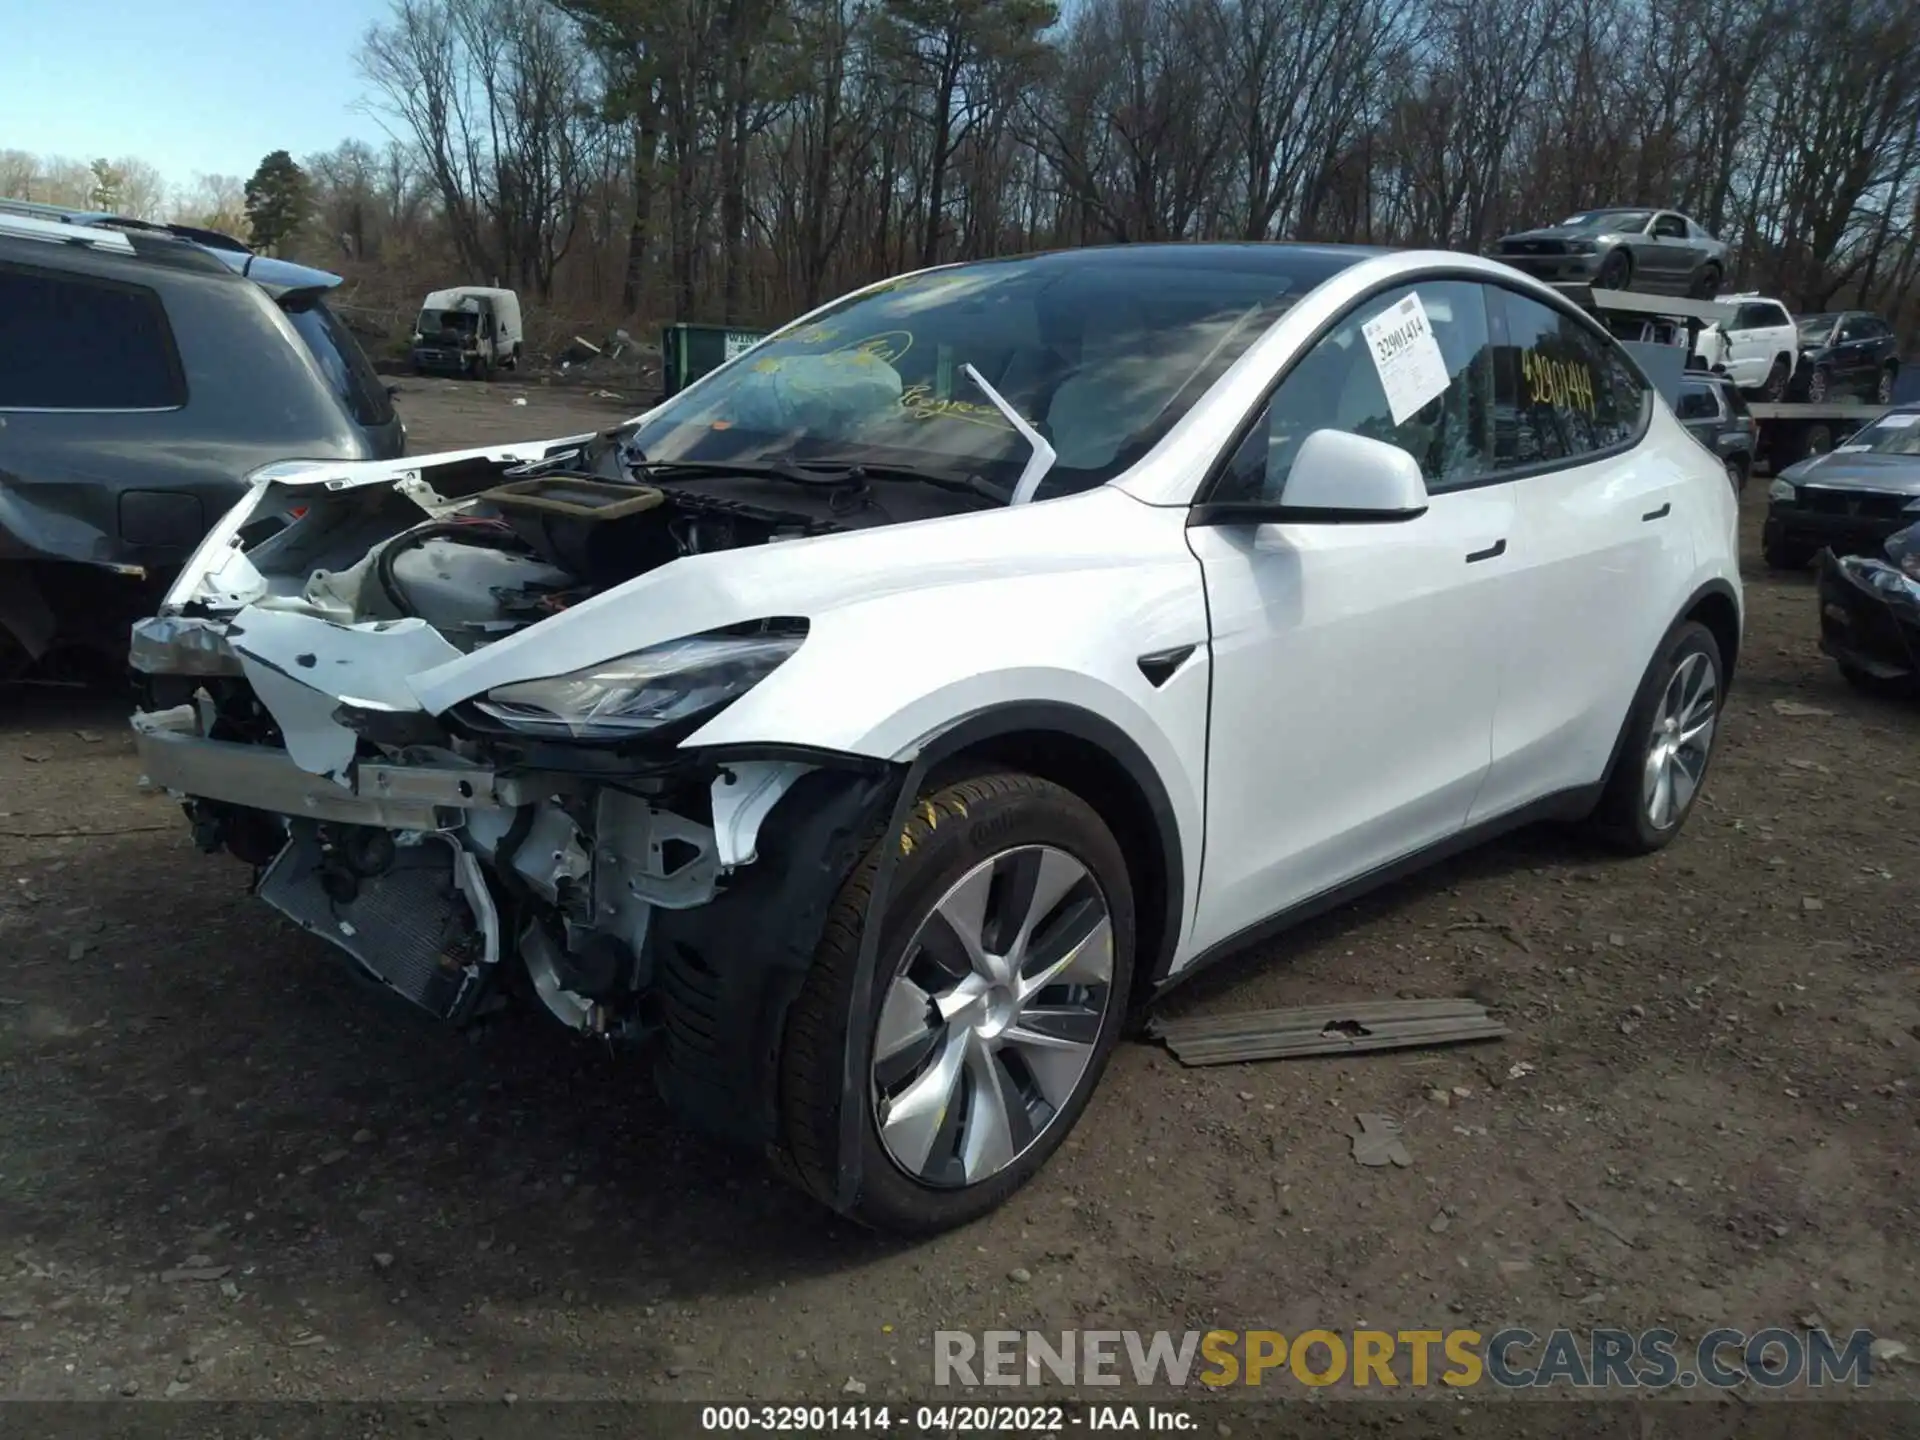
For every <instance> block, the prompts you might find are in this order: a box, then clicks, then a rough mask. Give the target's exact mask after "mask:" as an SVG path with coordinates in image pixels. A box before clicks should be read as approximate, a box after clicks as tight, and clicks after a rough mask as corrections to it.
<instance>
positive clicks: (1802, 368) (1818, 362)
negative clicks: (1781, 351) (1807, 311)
mask: <svg viewBox="0 0 1920 1440" xmlns="http://www.w3.org/2000/svg"><path fill="white" fill-rule="evenodd" d="M1794 327H1795V328H1796V329H1797V330H1798V331H1799V332H1800V363H1799V364H1798V365H1797V366H1795V367H1794V371H1793V391H1792V393H1793V396H1794V398H1795V399H1797V400H1807V401H1810V402H1812V403H1813V404H1816V405H1818V404H1821V403H1823V402H1825V401H1828V400H1841V399H1860V400H1865V401H1867V402H1868V403H1870V404H1874V405H1891V404H1892V403H1893V389H1894V383H1895V382H1896V381H1897V380H1898V379H1899V377H1900V341H1899V339H1898V337H1896V336H1895V335H1894V333H1893V327H1892V326H1891V325H1889V324H1888V323H1887V322H1886V321H1884V320H1882V319H1881V318H1880V317H1879V316H1878V315H1869V314H1868V313H1867V312H1866V311H1864V310H1837V311H1833V312H1832V313H1830V314H1824V315H1802V316H1801V317H1800V318H1799V319H1798V320H1796V321H1794Z"/></svg>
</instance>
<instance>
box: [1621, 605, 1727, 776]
mask: <svg viewBox="0 0 1920 1440" xmlns="http://www.w3.org/2000/svg"><path fill="white" fill-rule="evenodd" d="M1689 622H1697V623H1699V624H1701V625H1704V626H1706V628H1707V633H1708V634H1710V635H1712V636H1713V640H1714V644H1715V645H1717V646H1718V647H1719V649H1720V688H1721V693H1722V695H1723V696H1724V695H1725V693H1726V692H1727V691H1728V690H1730V689H1732V687H1733V671H1734V666H1735V664H1736V662H1737V661H1738V659H1739V655H1740V626H1741V618H1740V601H1739V598H1738V596H1737V594H1736V592H1735V591H1734V588H1733V586H1732V584H1731V583H1730V582H1728V581H1726V580H1724V579H1720V578H1718V577H1715V578H1714V579H1712V580H1709V581H1707V582H1706V583H1705V584H1703V585H1701V586H1700V587H1699V588H1698V589H1697V590H1695V591H1694V592H1693V594H1692V595H1690V596H1689V597H1688V598H1687V602H1686V604H1685V605H1683V606H1681V608H1680V613H1679V614H1678V615H1676V616H1674V617H1673V623H1672V624H1671V625H1669V626H1667V628H1666V629H1665V630H1664V631H1662V632H1661V635H1660V643H1659V644H1658V645H1657V646H1655V647H1654V651H1653V654H1652V655H1651V656H1650V657H1649V658H1648V660H1647V673H1651V671H1652V669H1653V667H1654V666H1656V665H1658V664H1659V663H1660V657H1661V656H1662V655H1664V654H1665V653H1666V650H1667V646H1668V644H1670V643H1671V642H1672V640H1673V633H1674V631H1676V630H1678V629H1679V628H1680V627H1681V626H1682V625H1685V624H1688V623H1689ZM1645 683H1646V675H1645V674H1644V673H1643V675H1642V677H1641V681H1640V684H1641V685H1644V684H1645ZM1633 694H1634V696H1638V695H1639V694H1640V685H1636V686H1635V687H1634V692H1633ZM1633 704H1634V701H1633V698H1632V697H1630V698H1629V699H1628V701H1627V708H1626V713H1625V714H1624V715H1623V716H1622V717H1621V720H1620V728H1619V731H1618V732H1617V733H1616V734H1615V736H1614V741H1613V750H1612V753H1611V754H1609V755H1608V756H1607V768H1606V769H1605V770H1604V771H1602V772H1601V775H1600V790H1601V792H1602V793H1604V792H1605V791H1606V789H1607V787H1608V786H1610V785H1611V784H1612V783H1613V777H1614V772H1615V771H1616V770H1617V769H1618V768H1619V765H1620V760H1621V757H1622V756H1623V755H1624V754H1625V753H1626V747H1627V738H1628V736H1627V727H1628V724H1629V723H1630V722H1631V721H1632V719H1633Z"/></svg>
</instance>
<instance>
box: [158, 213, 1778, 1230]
mask: <svg viewBox="0 0 1920 1440" xmlns="http://www.w3.org/2000/svg"><path fill="white" fill-rule="evenodd" d="M1734 522H1735V510H1734V501H1733V497H1732V494H1731V492H1730V491H1729V490H1728V488H1727V484H1726V479H1725V476H1724V475H1723V474H1722V472H1721V469H1720V466H1719V464H1718V462H1717V461H1715V460H1714V459H1713V457H1711V456H1710V455H1708V454H1707V453H1706V452H1705V451H1704V450H1702V449H1701V447H1700V446H1699V445H1698V444H1697V443H1695V441H1694V440H1693V439H1692V437H1690V436H1689V435H1688V434H1687V432H1686V431H1685V430H1683V429H1682V428H1681V427H1680V425H1679V424H1678V423H1677V422H1676V421H1675V420H1674V418H1673V416H1672V415H1671V414H1670V413H1669V411H1668V410H1667V408H1666V406H1665V405H1664V404H1662V403H1661V402H1660V401H1659V400H1658V399H1657V398H1656V397H1655V395H1654V392H1653V391H1652V390H1651V388H1650V387H1649V385H1648V383H1647V381H1646V379H1645V377H1644V376H1643V375H1642V374H1641V373H1640V372H1639V370H1638V369H1636V367H1635V366H1634V364H1633V363H1632V361H1631V360H1629V359H1628V358H1627V357H1626V356H1625V355H1624V354H1623V353H1622V351H1621V350H1620V349H1619V347H1618V346H1617V345H1616V344H1615V342H1614V341H1613V340H1612V339H1611V338H1609V336H1608V335H1607V334H1606V332H1605V331H1604V330H1603V329H1601V328H1600V327H1599V326H1598V325H1596V324H1595V323H1593V322H1592V321H1591V320H1589V319H1588V318H1587V317H1586V316H1585V315H1583V314H1582V313H1581V312H1580V311H1578V310H1577V309H1575V308H1573V307H1571V306H1570V305H1569V304H1568V303H1567V302H1565V301H1564V300H1563V299H1562V298H1561V297H1560V296H1558V295H1557V294H1556V293H1555V292H1554V291H1552V290H1551V289H1549V288H1547V287H1546V286H1543V285H1541V284H1538V283H1536V282H1534V281H1532V280H1529V279H1528V278H1526V277H1525V276H1522V275H1520V274H1518V273H1517V272H1515V271H1513V270H1510V269H1508V268H1506V267H1504V266H1501V265H1499V264H1496V263H1493V262H1490V261H1484V260H1479V259H1474V258H1471V257H1467V256H1462V255H1453V254H1443V253H1419V252H1414V253H1385V252H1378V251H1369V250H1361V249H1349V248H1319V247H1308V246H1290V245H1219V246H1214V245H1177V246H1151V245H1139V246H1126V247H1119V248H1111V249H1087V250H1079V251H1073V252H1070V253H1061V254H1047V255H1037V256H1030V257H1023V258H1018V259H1010V260H997V261H991V262H985V263H978V264H964V265H956V266H950V267H945V268H940V269H935V270H930V271H926V272H922V273H919V274H915V275H909V276H906V277H903V278H899V279H894V280H889V281H887V282H885V283H883V284H879V285H875V286H872V287H869V288H867V289H865V290H862V291H859V292H857V293H855V294H853V295H850V296H848V297H846V298H844V299H842V300H839V301H836V302H834V303H833V304H830V305H828V306H826V307H824V308H822V309H821V310H818V311H816V312H815V313H813V314H811V315H808V316H806V317H804V318H803V319H801V320H799V321H797V322H795V323H794V324H792V325H790V326H788V327H787V328H785V329H784V330H781V331H779V332H778V333H777V334H775V335H773V336H772V337H770V338H769V339H767V340H765V341H763V342H761V343H760V344H759V345H758V346H756V347H755V348H754V349H752V350H750V351H748V352H746V353H745V354H744V355H742V356H740V357H739V358H737V359H735V360H734V361H732V362H730V363H729V364H727V365H726V366H724V367H723V368H722V369H720V370H717V371H715V372H714V373H713V374H711V375H710V376H708V377H706V378H705V379H703V380H701V381H700V382H699V383H697V384H695V385H694V386H692V387H691V388H689V389H687V390H686V391H684V392H683V393H681V394H679V395H677V396H675V397H674V398H673V399H672V400H670V401H668V402H667V403H665V404H663V405H661V406H660V407H658V408H657V409H655V410H652V411H649V412H648V413H647V414H646V415H644V416H642V417H640V418H639V419H637V420H635V421H633V422H631V423H629V424H627V425H625V426H623V427H621V428H619V429H617V430H614V431H611V432H609V433H607V434H604V435H600V436H591V437H574V438H572V439H568V440H562V441H553V442H546V443H541V444H533V445H527V446H523V447H512V448H507V449H502V450H490V451H470V452H461V453H455V454H446V455H434V456H425V457H420V458H414V459H409V460H404V461H397V462H393V463H384V464H357V465H355V464H307V463H288V464H285V465H280V466H275V467H273V468H272V469H270V470H268V471H266V472H264V473H262V474H260V475H259V476H258V477H256V484H255V487H254V489H253V490H252V492H251V494H250V496H249V498H248V499H247V500H245V501H244V502H243V503H242V504H241V505H240V506H239V507H237V508H236V509H235V510H234V511H233V512H232V513H230V514H229V515H227V516H226V517H225V519H224V520H223V521H222V522H221V523H220V524H219V525H218V526H217V527H216V529H215V531H214V532H213V533H212V534H211V535H210V536H209V537H208V538H207V540H206V542H205V544H204V545H203V546H202V547H201V549H200V551H199V552H198V553H197V554H196V555H195V556H194V558H193V559H192V561H191V562H190V563H189V564H188V565H187V566H186V568H185V570H184V571H183V572H182V574H181V575H180V576H179V579H178V583H177V584H176V585H175V586H174V587H173V589H172V592H171V593H170V595H169V596H168V598H167V601H166V603H165V606H164V608H163V611H162V613H161V614H160V615H158V616H155V617H153V618H152V619H150V620H147V621H144V622H142V623H141V624H140V625H138V626H136V627H135V632H134V636H133V646H132V649H133V657H134V663H135V666H136V668H137V669H138V670H139V671H141V672H143V675H144V686H145V696H144V699H143V701H142V709H141V711H140V713H139V714H137V715H136V717H135V721H134V723H135V727H136V730H137V732H138V741H139V746H140V750H141V753H142V755H143V757H144V763H145V767H146V771H147V774H148V776H149V777H150V779H151V781H152V782H153V783H155V784H157V785H161V786H164V787H167V788H168V789H170V790H172V791H173V792H175V793H177V794H178V795H180V796H181V797H182V799H183V800H184V802H185V808H186V810H187V814H188V817H189V819H190V821H191V823H192V826H193V830H194V834H195V836H196V838H197V839H198V841H199V842H200V843H201V845H202V846H203V847H205V848H206V849H208V850H216V849H222V848H224V849H226V850H228V851H230V852H232V853H234V854H235V855H237V856H239V857H240V858H241V859H243V860H245V861H247V862H249V863H251V864H252V865H254V866H255V867H257V888H258V891H259V893H260V895H261V896H262V897H263V898H264V899H265V900H267V901H268V902H269V903H271V904H272V905H274V906H276V907H277V908H278V909H279V910H281V911H282V912H284V913H285V914H286V915H288V916H290V917H292V919H293V920H295V921H296V922H298V923H299V924H300V925H302V926H304V927H306V928H307V929H308V930H310V931H312V932H313V933H314V934H316V935H319V936H321V937H323V938H325V939H327V940H328V941H331V942H332V943H333V944H334V945H336V946H338V947H339V948H340V949H341V950H342V951H344V952H346V954H347V956H349V957H351V962H352V967H353V969H354V970H355V971H356V972H357V973H359V974H360V975H362V976H363V977H364V978H368V979H371V980H373V981H376V982H378V984H379V985H381V986H384V987H386V988H387V989H390V990H391V991H395V992H398V993H399V994H400V995H402V996H404V997H406V998H407V999H408V1000H410V1001H412V1002H414V1003H415V1004H416V1005H418V1006H419V1007H421V1008H422V1009H425V1010H427V1011H429V1012H431V1013H432V1014H434V1015H436V1016H439V1017H442V1018H444V1019H446V1020H449V1021H455V1022H459V1021H465V1020H469V1019H471V1018H473V1017H475V1016H478V1015H482V1014H485V1013H488V1012H490V1011H492V1010H494V1009H497V1008H499V1007H502V1006H505V1005H508V1004H512V1003H515V1002H524V1003H526V1004H529V1005H531V1006H533V1007H536V1008H538V1009H542V1010H544V1011H546V1012H548V1013H550V1014H551V1015H552V1017H553V1018H555V1019H557V1020H558V1021H559V1022H560V1023H562V1024H564V1025H567V1026H569V1027H571V1028H573V1029H574V1030H576V1031H579V1032H581V1033H582V1034H584V1035H589V1036H593V1037H596V1038H603V1039H605V1040H610V1041H629V1042H634V1043H636V1044H637V1045H640V1046H644V1047H646V1048H647V1049H648V1050H649V1051H650V1053H651V1054H652V1055H653V1057H654V1068H655V1074H656V1077H657V1080H658V1083H659V1087H660V1089H661V1091H662V1092H663V1094H664V1095H665V1097H666V1099H667V1100H668V1101H669V1103H670V1104H671V1105H672V1106H673V1107H674V1108H675V1110H676V1111H677V1112H678V1113H679V1114H680V1115H682V1116H683V1117H685V1119H686V1120H688V1121H689V1122H692V1123H694V1124H697V1125H699V1126H702V1127H704V1128H705V1129H707V1130H709V1131H711V1132H714V1133H717V1134H719V1135H722V1136H726V1137H731V1138H732V1139H735V1140H738V1141H741V1142H745V1143H747V1144H749V1145H752V1146H755V1147H757V1148H760V1149H762V1150H763V1151H765V1152H766V1153H767V1154H769V1155H771V1156H772V1157H773V1158H774V1160H775V1163H776V1165H777V1167H778V1168H779V1169H781V1170H782V1172H783V1173H785V1174H786V1175H787V1176H788V1177H789V1178H791V1179H793V1180H794V1181H796V1182H797V1183H798V1184H800V1185H801V1186H803V1187H804V1188H805V1189H807V1190H808V1191H810V1192H811V1193H813V1194H814V1195H816V1196H818V1197H819V1198H820V1199H821V1200H824V1201H825V1202H827V1203H828V1204H830V1205H832V1206H834V1207H835V1208H837V1209H838V1210H840V1211H841V1212H842V1213H844V1214H847V1215H850V1216H853V1217H855V1218H857V1219H859V1220H861V1221H864V1222H867V1223H870V1224H873V1225H877V1226H882V1227H888V1228H893V1229H899V1230H906V1231H927V1230H933V1229H938V1228H941V1227H944V1226H948V1225H953V1224H956V1223H959V1222H962V1221H965V1220H967V1219H969V1218H971V1217H974V1216H977V1215H979V1214H981V1213H983V1212H984V1211H986V1210H988V1209H989V1208H991V1207H992V1206H994V1205H996V1204H997V1203H999V1202H1000V1201H1002V1200H1003V1199H1005V1198H1006V1197H1007V1196H1008V1195H1009V1194H1010V1193H1011V1192H1012V1191H1013V1190H1015V1189H1016V1188H1018V1187H1019V1186H1020V1185H1021V1184H1022V1183H1023V1182H1024V1181H1025V1180H1027V1179H1028V1177H1030V1176H1031V1175H1032V1174H1033V1173H1034V1172H1035V1171H1036V1170H1037V1169H1038V1168H1039V1167H1040V1166H1041V1165H1042V1164H1043V1163H1044V1162H1045V1161H1046V1159H1047V1157H1048V1156H1049V1155H1050V1154H1051V1153H1052V1152H1053V1151H1054V1150H1055V1149H1056V1148H1057V1147H1058V1146H1059V1145H1060V1143H1061V1142H1062V1140H1063V1139H1065V1137H1066V1135H1067V1133H1068V1131H1069V1130H1070V1129H1071V1128H1072V1127H1073V1125H1074V1123H1075V1122H1076V1121H1077V1120H1078V1119H1079V1118H1080V1115H1081V1112H1082V1111H1083V1110H1084V1109H1085V1107H1086V1105H1087V1101H1088V1097H1089V1095H1090V1093H1091V1092H1092V1090H1093V1088H1094V1085H1095V1083H1096V1082H1097V1081H1098V1080H1099V1078H1100V1074H1101V1072H1102V1070H1103V1069H1104V1067H1105V1065H1106V1062H1107V1058H1108V1055H1109V1053H1110V1052H1111V1050H1112V1048H1113V1046H1114V1044H1115V1043H1116V1040H1117V1038H1118V1037H1119V1035H1120V1034H1121V1032H1122V1029H1123V1026H1124V1024H1125V1022H1126V1019H1127V1017H1128V1014H1129V1012H1130V1011H1135V1010H1137V1009H1138V1007H1140V1006H1141V1005H1143V1004H1144V1003H1146V1002H1148V1001H1150V1000H1151V999H1152V998H1153V997H1154V996H1155V995H1157V994H1158V993H1160V992H1161V991H1163V990H1164V989H1165V988H1166V987H1167V986H1169V985H1171V984H1173V983H1174V982H1176V981H1178V980H1180V979H1183V978H1184V977H1186V976H1188V975H1191V974H1192V973H1193V972H1195V971H1196V970H1198V969H1199V968H1200V967H1201V966H1202V965H1204V964H1206V963H1207V962H1208V961H1209V960H1211V959H1213V958H1215V957H1217V956H1220V955H1222V954H1225V953H1227V952H1229V951H1230V950H1232V949H1234V948H1235V947H1238V946H1242V945H1245V944H1247V943H1249V942H1251V941H1254V940H1256V939H1259V938H1261V937H1264V936H1267V935H1269V934H1271V933H1273V932H1274V931H1275V930H1277V929H1278V928H1279V927H1281V926H1283V925H1285V924H1287V923H1288V922H1290V921H1293V920H1295V919H1298V918H1300V917H1302V916H1304V915H1306V914H1308V913H1309V912H1312V911H1314V910H1317V909H1320V908H1323V907H1325V906H1327V905H1329V904H1331V903H1334V902H1336V901H1339V900H1342V899H1345V898H1347V897H1349V896H1351V895H1353V894H1354V893H1356V892H1357V891H1358V890H1360V889H1362V888H1364V887H1366V886H1369V885H1373V884H1376V883H1378V882H1381V881H1384V880H1387V879H1390V878H1392V877H1394V876H1395V875H1398V874H1402V873H1404V872H1405V871H1407V870H1408V869H1410V868H1412V867H1414V866H1416V865H1418V864H1419V863H1421V862H1423V861H1426V860H1428V859H1431V858H1432V857H1434V856H1437V855H1439V854H1441V853H1443V852H1446V851H1450V850H1454V849H1458V848H1460V847H1462V846H1464V845H1466V844H1469V843H1471V842H1473V841H1475V840H1478V839H1480V838H1483V837H1485V836H1488V835H1490V834H1492V833H1494V832H1496V831H1500V830H1504V829H1508V828H1511V827H1514V826H1517V825H1519V824H1522V823H1524V822H1528V821H1533V820H1539V819H1563V820H1582V821H1587V822H1591V823H1592V824H1593V825H1594V826H1595V827H1597V828H1598V829H1600V830H1601V831H1603V832H1604V833H1605V834H1607V835H1609V836H1612V837H1614V838H1615V839H1616V840H1617V841H1618V842H1619V843H1621V844H1623V845H1625V846H1627V847H1629V848H1631V849H1634V850H1642V851H1647V850H1653V849H1656V848H1658V847H1660V846H1662V845H1664V844H1666V843H1667V842H1668V841H1669V840H1670V839H1672V838H1673V836H1674V835H1675V833H1676V832H1677V831H1678V830H1679V828H1680V826H1681V825H1682V824H1683V823H1684V822H1685V820H1686V817H1687V814H1688V811H1689V809H1690V807H1691V806H1692V804H1693V803H1694V800H1695V798H1696V797H1697V795H1698V793H1699V787H1700V785H1701V782H1702V780H1703V778H1704V776H1705V774H1706V770H1707V764H1708V760H1709V758H1710V755H1711V753H1712V744H1713V739H1714V733H1715V723H1716V717H1717V714H1718V709H1719V706H1720V703H1721V699H1722V697H1723V695H1724V693H1725V690H1726V686H1727V683H1728V679H1729V677H1730V675H1731V674H1732V671H1733V667H1734V661H1735V656H1736V652H1737V651H1738V648H1739V642H1740V630H1741V598H1740V582H1739V575H1738V570H1737V567H1736V564H1735V553H1734Z"/></svg>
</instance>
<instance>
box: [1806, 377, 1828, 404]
mask: <svg viewBox="0 0 1920 1440" xmlns="http://www.w3.org/2000/svg"><path fill="white" fill-rule="evenodd" d="M1826 398H1827V372H1826V371H1824V370H1815V371H1814V372H1813V374H1811V375H1809V376H1808V377H1807V399H1809V400H1811V401H1812V402H1813V403H1814V404H1815V405H1819V404H1821V403H1823V402H1824V401H1825V400H1826Z"/></svg>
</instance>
